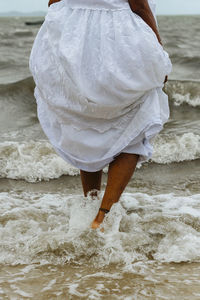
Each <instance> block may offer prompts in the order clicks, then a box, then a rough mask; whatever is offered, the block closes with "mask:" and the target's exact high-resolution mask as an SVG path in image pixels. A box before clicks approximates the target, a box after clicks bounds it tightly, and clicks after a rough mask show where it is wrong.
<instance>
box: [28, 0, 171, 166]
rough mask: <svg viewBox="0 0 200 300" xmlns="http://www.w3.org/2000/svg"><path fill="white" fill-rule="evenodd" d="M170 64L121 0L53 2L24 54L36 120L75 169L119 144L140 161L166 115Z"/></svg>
mask: <svg viewBox="0 0 200 300" xmlns="http://www.w3.org/2000/svg"><path fill="white" fill-rule="evenodd" d="M150 5H151V7H152V8H153V5H152V3H151V2H150ZM171 68H172V65H171V61H170V59H169V56H168V54H167V52H166V51H164V49H163V47H162V46H161V45H160V44H159V42H158V40H157V37H156V35H155V33H154V32H153V31H152V29H151V28H150V27H149V26H148V25H147V24H146V23H145V22H144V21H143V20H142V18H140V17H139V16H138V15H136V14H135V13H133V12H132V11H131V9H130V7H129V4H128V2H127V1H125V0H62V1H60V2H57V3H55V4H53V5H51V6H50V8H49V9H48V13H47V15H46V18H45V22H44V24H43V25H42V27H41V28H40V30H39V32H38V35H37V37H36V39H35V42H34V45H33V49H32V52H31V56H30V70H31V72H32V74H33V77H34V80H35V83H36V88H35V97H36V100H37V112H38V118H39V121H40V124H41V126H42V128H43V130H44V132H45V134H46V136H47V137H48V139H49V140H50V142H51V144H52V145H53V147H54V148H55V150H56V152H57V153H58V154H59V155H60V156H62V157H63V158H64V160H66V161H68V162H69V163H71V164H72V165H74V166H75V167H77V168H79V169H82V170H85V171H91V172H94V171H98V170H100V169H102V168H103V167H105V166H106V165H107V164H108V163H110V162H111V161H112V160H113V159H114V157H115V156H117V155H118V154H120V153H121V152H126V153H135V154H139V155H140V158H139V163H141V162H144V161H147V160H149V159H150V158H151V156H152V152H153V146H152V141H153V138H154V137H155V135H156V134H158V132H159V131H160V130H161V129H162V128H163V124H164V123H165V122H166V121H167V120H168V118H169V106H168V97H167V95H166V94H165V93H164V92H163V90H162V88H163V82H164V79H165V76H166V75H168V74H169V73H170V72H171Z"/></svg>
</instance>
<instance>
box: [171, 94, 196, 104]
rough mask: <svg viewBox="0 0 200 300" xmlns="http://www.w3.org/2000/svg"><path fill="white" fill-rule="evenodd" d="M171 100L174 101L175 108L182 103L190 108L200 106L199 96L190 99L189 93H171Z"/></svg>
mask: <svg viewBox="0 0 200 300" xmlns="http://www.w3.org/2000/svg"><path fill="white" fill-rule="evenodd" d="M172 99H173V100H174V104H175V105H176V106H180V105H181V104H184V103H186V104H188V105H190V106H192V107H197V106H200V96H195V97H192V96H191V94H190V93H187V94H179V93H173V95H172Z"/></svg>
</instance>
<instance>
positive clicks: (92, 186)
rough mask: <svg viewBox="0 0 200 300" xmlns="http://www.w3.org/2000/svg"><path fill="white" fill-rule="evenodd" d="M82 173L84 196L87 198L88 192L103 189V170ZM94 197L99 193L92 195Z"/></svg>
mask: <svg viewBox="0 0 200 300" xmlns="http://www.w3.org/2000/svg"><path fill="white" fill-rule="evenodd" d="M80 172H81V182H82V186H83V192H84V196H85V197H86V196H87V194H88V192H90V191H92V190H98V191H100V189H101V178H102V170H100V171H98V172H86V171H82V170H80ZM92 196H97V192H94V193H92Z"/></svg>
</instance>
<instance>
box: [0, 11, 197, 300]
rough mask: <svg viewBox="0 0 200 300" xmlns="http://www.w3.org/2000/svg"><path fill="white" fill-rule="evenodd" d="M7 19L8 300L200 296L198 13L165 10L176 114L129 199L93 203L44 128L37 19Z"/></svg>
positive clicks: (0, 160) (1, 190)
mask: <svg viewBox="0 0 200 300" xmlns="http://www.w3.org/2000/svg"><path fill="white" fill-rule="evenodd" d="M31 20H32V21H34V20H35V19H31V18H26V19H24V18H1V19H0V26H1V31H0V40H1V47H0V177H1V179H0V299H37V300H40V299H123V300H124V299H126V300H132V299H142V300H143V299H176V300H178V299H191V300H193V299H200V285H199V280H200V263H199V262H200V250H199V249H200V188H199V182H200V133H199V132H200V119H199V113H200V54H199V44H200V33H199V22H200V17H199V16H187V17H186V16H180V17H177V16H173V17H167V16H163V17H159V18H158V21H159V26H160V33H161V36H162V38H163V43H164V45H165V48H166V50H167V51H168V52H169V54H170V57H171V59H172V62H173V72H172V74H171V75H170V78H169V82H168V83H167V84H166V87H165V91H166V93H167V94H168V95H169V103H170V119H169V121H168V122H167V124H166V125H165V127H164V130H163V131H162V132H161V133H160V134H159V135H158V136H157V137H156V139H155V141H154V154H153V157H152V160H151V161H150V162H149V163H146V164H144V165H143V166H142V167H141V168H140V169H137V170H136V172H135V175H134V176H133V178H132V180H131V182H130V183H129V185H128V187H127V189H126V191H125V193H124V194H123V196H122V197H121V199H120V201H119V202H118V203H116V204H115V205H113V207H112V209H111V211H110V213H109V214H108V215H107V216H106V218H105V220H104V233H102V232H101V231H100V230H92V229H90V223H91V221H92V220H93V218H94V217H95V215H96V213H97V211H98V208H99V205H100V201H101V198H102V194H103V190H104V188H105V184H106V169H105V170H104V171H105V172H104V175H103V183H102V192H101V193H99V195H98V197H97V198H96V199H93V198H91V197H90V196H88V197H87V198H84V197H83V194H82V189H81V183H80V177H79V171H78V170H77V169H75V168H74V167H72V166H70V165H69V164H67V163H66V162H64V161H63V160H62V159H61V158H60V157H59V156H58V155H57V154H56V153H55V151H54V150H53V148H52V146H51V145H50V144H49V142H48V140H47V138H46V136H45V135H44V133H43V132H42V130H41V127H40V124H39V123H38V119H37V111H36V102H35V99H34V96H33V90H34V83H33V80H32V78H31V76H30V72H29V69H28V59H29V55H30V50H31V46H32V44H33V40H34V38H35V36H36V33H37V31H38V29H39V27H38V26H26V25H25V24H24V22H25V21H31Z"/></svg>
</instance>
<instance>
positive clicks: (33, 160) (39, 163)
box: [0, 141, 79, 182]
mask: <svg viewBox="0 0 200 300" xmlns="http://www.w3.org/2000/svg"><path fill="white" fill-rule="evenodd" d="M0 157H1V160H0V177H1V178H10V179H24V180H26V181H28V182H36V181H41V180H50V179H55V178H59V177H60V176H62V175H71V176H73V175H77V174H78V173H79V171H78V170H77V169H75V168H74V167H72V166H71V165H69V164H67V163H66V162H65V161H64V160H63V159H62V158H61V157H60V156H58V155H57V154H56V153H55V151H54V149H53V147H52V146H51V145H50V144H49V142H47V141H30V142H3V143H1V144H0Z"/></svg>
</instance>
